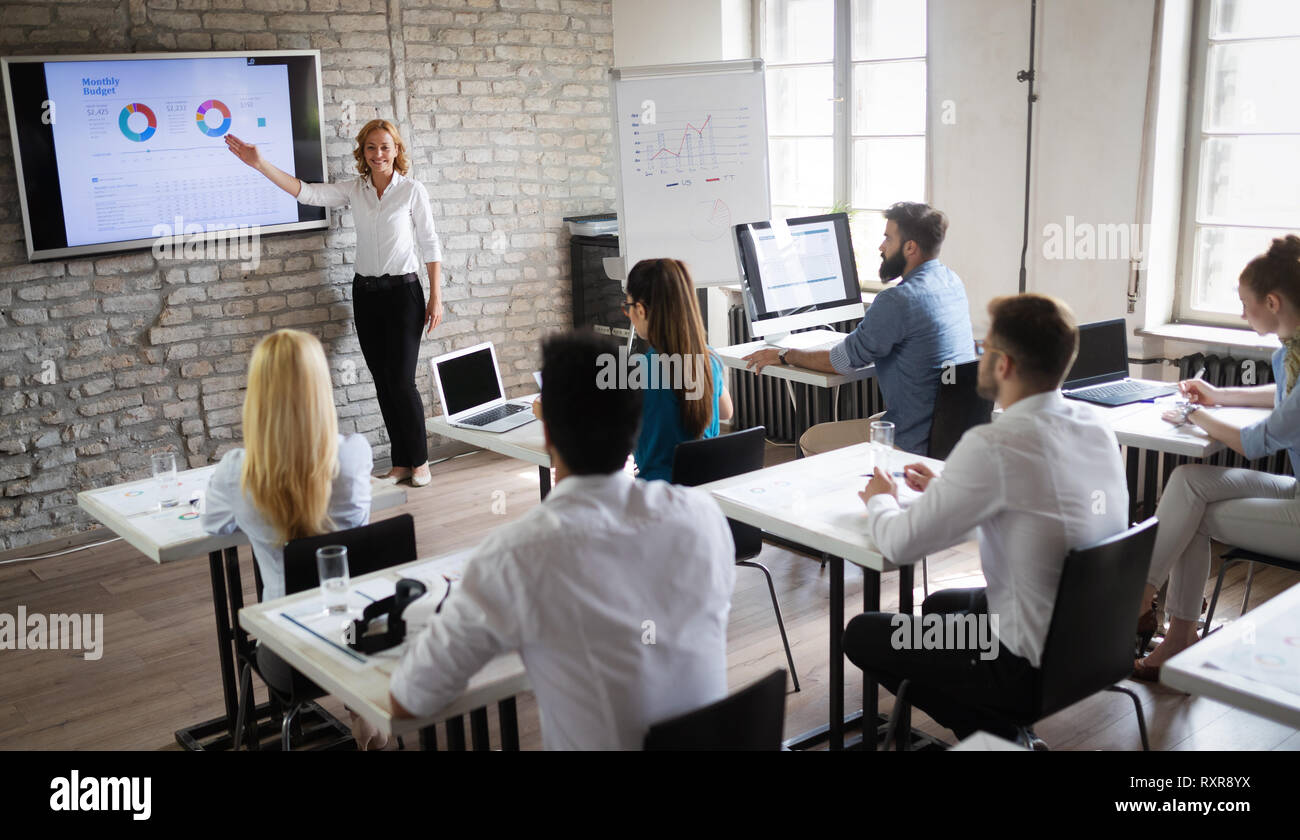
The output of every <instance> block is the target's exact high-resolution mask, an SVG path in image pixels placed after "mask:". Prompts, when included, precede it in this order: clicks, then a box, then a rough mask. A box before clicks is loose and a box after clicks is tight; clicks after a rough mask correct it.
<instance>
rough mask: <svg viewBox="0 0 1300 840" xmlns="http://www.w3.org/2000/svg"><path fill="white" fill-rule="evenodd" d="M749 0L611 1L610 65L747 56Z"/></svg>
mask: <svg viewBox="0 0 1300 840" xmlns="http://www.w3.org/2000/svg"><path fill="white" fill-rule="evenodd" d="M750 26H751V24H750V3H749V0H614V66H616V67H640V66H644V65H647V64H681V63H684V62H688V61H721V60H723V59H732V58H749V57H750V55H751V54H752V43H753V39H752V37H751V35H750V31H751V30H750Z"/></svg>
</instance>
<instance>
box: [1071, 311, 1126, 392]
mask: <svg viewBox="0 0 1300 840" xmlns="http://www.w3.org/2000/svg"><path fill="white" fill-rule="evenodd" d="M1126 376H1128V341H1127V339H1126V338H1125V336H1124V319H1123V318H1116V319H1115V320H1113V321H1097V322H1095V323H1092V324H1080V325H1079V356H1078V358H1076V359H1075V360H1074V367H1072V368H1070V372H1069V373H1068V374H1066V377H1065V384H1064V385H1063V386H1062V387H1064V388H1065V389H1067V390H1069V389H1071V388H1083V387H1085V386H1088V385H1096V384H1098V383H1101V382H1113V381H1115V380H1119V379H1123V378H1124V377H1126Z"/></svg>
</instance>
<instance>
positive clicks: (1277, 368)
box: [1133, 235, 1300, 680]
mask: <svg viewBox="0 0 1300 840" xmlns="http://www.w3.org/2000/svg"><path fill="white" fill-rule="evenodd" d="M1237 294H1238V295H1239V296H1240V297H1241V306H1242V317H1244V318H1245V319H1246V322H1247V323H1248V324H1250V326H1251V327H1252V328H1253V329H1254V330H1255V332H1257V333H1259V334H1261V335H1264V334H1266V333H1275V334H1276V335H1277V337H1278V338H1280V339H1281V340H1282V347H1281V348H1279V349H1278V351H1277V352H1276V353H1274V354H1273V360H1272V361H1273V376H1274V379H1275V380H1276V382H1275V383H1274V384H1272V385H1261V386H1257V387H1253V388H1216V387H1214V386H1213V385H1210V384H1208V383H1206V382H1203V381H1201V380H1200V379H1190V380H1187V381H1185V382H1180V383H1179V387H1180V388H1181V389H1182V391H1183V393H1184V394H1186V395H1187V400H1188V403H1189V406H1188V409H1187V411H1186V412H1183V411H1172V412H1168V413H1166V414H1165V419H1166V420H1169V421H1170V422H1175V423H1195V424H1196V425H1197V426H1200V427H1201V428H1202V429H1204V430H1205V431H1206V432H1207V433H1209V435H1210V437H1212V438H1214V439H1215V440H1218V441H1222V442H1223V443H1224V444H1225V445H1226V446H1228V447H1230V448H1231V449H1233V450H1234V451H1236V452H1239V453H1241V454H1242V455H1245V456H1246V457H1247V458H1251V459H1254V458H1263V457H1264V456H1265V455H1268V454H1271V453H1273V452H1277V451H1279V450H1282V449H1285V450H1287V451H1288V452H1289V453H1290V455H1291V469H1292V471H1293V472H1295V471H1296V470H1300V238H1297V237H1296V236H1294V235H1290V236H1287V237H1286V238H1285V239H1274V240H1273V244H1272V247H1270V248H1269V249H1268V253H1267V254H1264V255H1262V256H1259V257H1256V258H1255V259H1253V260H1251V261H1250V262H1249V263H1248V264H1247V265H1246V268H1245V269H1244V270H1243V271H1242V272H1241V277H1240V280H1239V281H1238V287H1237ZM1215 405H1225V406H1227V405H1246V406H1259V407H1263V408H1272V409H1273V411H1272V413H1271V414H1269V415H1268V416H1267V417H1265V418H1264V419H1263V420H1260V421H1259V422H1258V423H1255V424H1254V425H1251V426H1246V427H1245V428H1238V427H1236V426H1233V425H1231V424H1229V423H1227V422H1225V421H1224V420H1221V419H1219V418H1218V417H1216V416H1215V414H1214V413H1213V412H1211V411H1206V410H1204V409H1203V408H1202V406H1215ZM1156 517H1157V518H1158V519H1159V520H1160V530H1159V533H1158V534H1157V536H1156V544H1155V548H1154V550H1153V552H1152V557H1151V570H1150V574H1149V575H1148V576H1147V587H1146V592H1145V593H1144V594H1143V596H1142V605H1141V606H1140V607H1139V612H1141V613H1143V614H1145V613H1146V611H1147V608H1148V607H1149V605H1150V604H1151V602H1152V599H1153V598H1154V597H1155V593H1156V589H1157V588H1158V587H1159V586H1160V585H1161V584H1163V583H1164V581H1165V579H1166V578H1168V580H1169V592H1168V602H1167V604H1166V607H1167V609H1168V611H1169V613H1170V621H1169V632H1168V633H1167V634H1166V635H1165V639H1164V641H1163V642H1161V643H1160V645H1159V646H1158V647H1157V648H1156V649H1155V650H1153V651H1152V652H1151V654H1150V655H1149V656H1147V657H1146V658H1145V659H1140V660H1138V661H1137V662H1136V663H1135V664H1134V667H1133V675H1134V676H1135V677H1137V678H1138V679H1144V680H1158V679H1159V677H1160V666H1161V665H1162V664H1163V663H1164V662H1165V660H1167V659H1168V658H1169V657H1171V656H1173V655H1174V654H1176V653H1178V652H1179V651H1181V650H1183V649H1184V648H1187V647H1189V646H1190V645H1191V644H1192V643H1193V642H1195V641H1196V622H1197V619H1198V618H1199V617H1200V614H1201V598H1202V595H1203V594H1204V592H1205V579H1206V578H1207V577H1208V576H1209V572H1210V540H1212V539H1215V540H1219V541H1221V542H1225V543H1228V544H1230V545H1233V546H1237V547H1240V548H1246V549H1251V550H1253V551H1258V552H1261V553H1263V554H1269V555H1272V556H1275V557H1284V558H1287V559H1291V560H1300V497H1298V496H1297V482H1296V478H1295V477H1293V476H1289V475H1273V474H1271V473H1264V472H1259V471H1257V470H1247V469H1230V468H1227V467H1214V466H1209V465H1202V464H1187V465H1184V466H1181V467H1179V468H1178V469H1176V470H1174V472H1173V474H1172V475H1171V476H1170V478H1169V483H1168V486H1166V488H1165V492H1164V495H1163V496H1162V497H1161V498H1160V504H1158V505H1157V506H1156Z"/></svg>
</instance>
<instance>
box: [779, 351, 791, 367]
mask: <svg viewBox="0 0 1300 840" xmlns="http://www.w3.org/2000/svg"><path fill="white" fill-rule="evenodd" d="M789 352H790V348H789V347H786V348H784V349H783V350H781V351H780V352H778V353H777V354H776V357H777V358H778V359H780V360H781V364H783V365H788V364H790V363H789V362H787V361H786V360H785V354H786V353H789Z"/></svg>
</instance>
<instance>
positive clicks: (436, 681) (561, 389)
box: [390, 334, 735, 749]
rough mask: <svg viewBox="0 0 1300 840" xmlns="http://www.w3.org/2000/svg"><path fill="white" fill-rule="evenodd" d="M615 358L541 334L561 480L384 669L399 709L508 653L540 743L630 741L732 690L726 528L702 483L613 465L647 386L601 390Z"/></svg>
mask: <svg viewBox="0 0 1300 840" xmlns="http://www.w3.org/2000/svg"><path fill="white" fill-rule="evenodd" d="M614 353H615V349H614V347H613V346H612V345H610V344H608V343H607V342H605V341H603V340H601V339H599V338H597V337H596V336H594V335H590V334H571V335H561V336H556V337H553V338H550V339H548V340H547V341H546V342H545V343H544V344H543V346H542V359H543V361H542V405H544V406H545V416H544V417H543V420H542V424H543V428H544V432H545V436H546V446H547V450H548V451H549V453H550V456H551V464H552V465H553V466H554V467H555V471H556V485H555V489H554V490H552V491H551V493H550V495H548V496H547V498H546V500H545V501H544V502H543V503H542V504H541V505H539V506H537V507H535V508H533V509H532V510H530V511H529V512H528V513H527V514H525V515H524V516H523V517H521V518H520V519H519V520H518V521H517V522H514V523H511V524H509V525H503V526H502V527H500V528H498V529H497V530H495V531H494V532H493V533H492V534H491V536H489V537H488V538H487V540H485V541H484V542H483V543H482V544H481V545H480V546H479V547H478V549H477V550H476V551H475V552H474V554H473V556H472V557H471V558H470V560H469V561H468V562H467V564H466V566H465V572H464V576H463V577H462V579H461V580H460V581H457V582H456V583H455V584H454V585H453V586H452V590H451V594H450V595H449V596H448V597H447V599H446V601H445V602H444V603H443V605H442V606H441V608H440V610H439V612H438V614H437V616H436V617H435V618H434V621H433V623H432V624H431V625H430V626H429V627H428V628H427V629H426V630H425V631H424V632H423V633H422V634H421V635H420V636H419V637H418V638H416V639H415V640H414V641H413V642H412V644H411V646H410V648H409V649H408V650H407V652H406V654H405V656H404V657H403V659H402V662H401V664H400V666H399V667H398V669H397V671H396V672H394V674H393V678H392V682H391V685H390V692H391V701H392V704H393V710H394V712H395V713H396V714H398V715H402V716H407V715H428V714H432V713H434V712H436V711H437V710H438V709H440V708H442V707H443V706H445V705H447V704H448V703H450V702H451V701H453V700H455V699H456V698H457V697H458V696H460V694H461V693H462V692H463V691H464V689H465V685H466V682H467V681H468V680H469V678H470V677H471V676H473V675H474V674H475V673H476V672H477V671H478V670H479V669H480V668H482V667H483V665H484V664H486V663H487V662H488V661H489V660H490V659H492V658H493V657H495V656H497V655H498V654H501V653H505V652H508V651H518V652H519V653H520V655H521V657H522V658H523V661H524V666H525V667H526V668H527V670H528V678H529V680H530V681H531V682H532V684H533V690H534V692H535V693H536V695H537V704H538V706H539V708H540V710H541V719H542V740H543V742H544V744H545V746H546V748H547V749H640V748H641V744H642V741H643V739H644V737H645V733H646V730H647V729H648V728H649V726H650V725H651V724H652V723H655V722H657V721H659V720H662V719H665V718H670V717H673V716H676V715H679V714H681V713H683V712H687V711H690V710H693V709H695V708H697V707H700V706H704V705H707V704H709V703H712V702H714V701H717V700H720V699H722V698H723V697H725V696H726V693H727V678H726V667H727V650H726V648H727V616H728V613H729V612H730V609H731V592H732V587H733V583H734V579H735V546H734V545H733V543H732V539H731V531H730V529H729V528H728V526H727V520H726V518H725V517H724V516H723V515H722V512H721V510H719V508H718V506H717V504H716V503H715V502H714V501H713V500H712V499H711V498H710V497H709V496H708V495H707V494H705V493H703V492H702V491H699V490H694V489H690V488H686V487H678V486H674V485H671V484H668V483H667V482H662V481H651V482H646V481H637V480H635V479H634V478H633V477H632V476H630V475H629V474H627V473H626V472H624V471H623V467H624V465H625V464H626V462H627V457H628V453H630V452H631V451H632V446H633V444H634V443H635V442H636V436H637V428H638V425H639V422H640V417H641V393H640V391H639V390H634V389H627V388H624V389H618V388H601V387H600V386H599V384H598V382H599V381H603V380H598V378H597V371H598V370H599V369H600V366H601V364H602V362H603V361H604V362H607V361H608V360H609V359H614V358H616V356H614V355H613V354H614ZM606 354H610V355H609V356H606ZM620 381H623V380H620Z"/></svg>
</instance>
